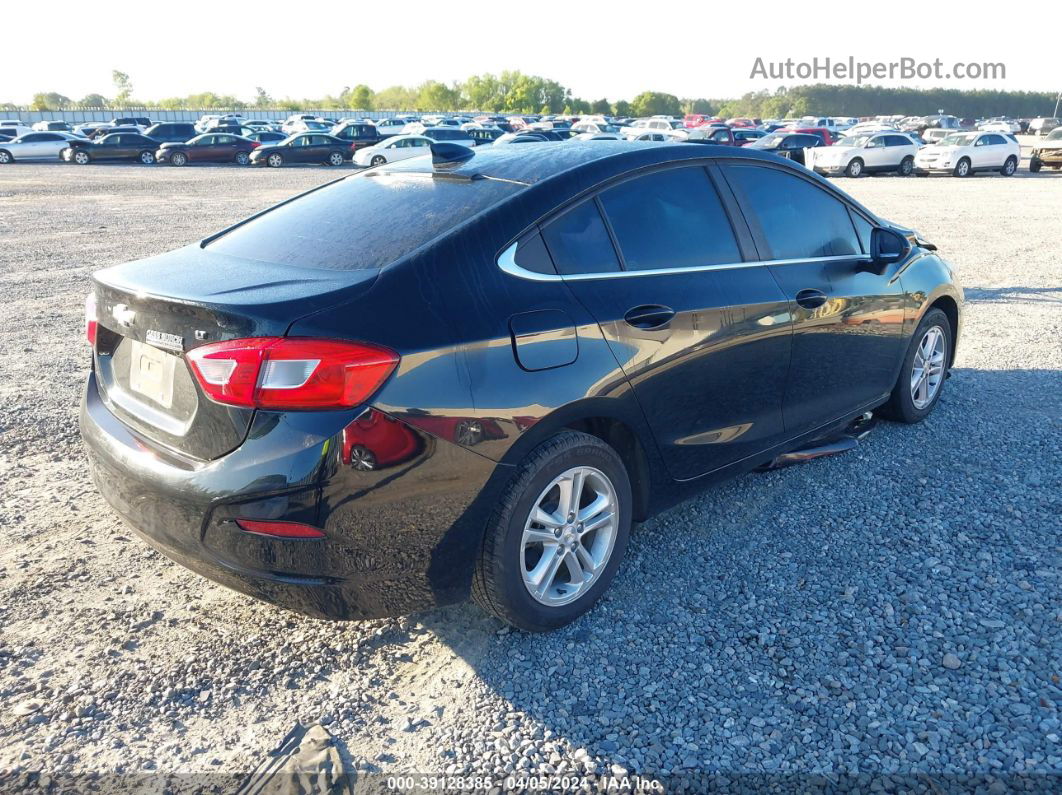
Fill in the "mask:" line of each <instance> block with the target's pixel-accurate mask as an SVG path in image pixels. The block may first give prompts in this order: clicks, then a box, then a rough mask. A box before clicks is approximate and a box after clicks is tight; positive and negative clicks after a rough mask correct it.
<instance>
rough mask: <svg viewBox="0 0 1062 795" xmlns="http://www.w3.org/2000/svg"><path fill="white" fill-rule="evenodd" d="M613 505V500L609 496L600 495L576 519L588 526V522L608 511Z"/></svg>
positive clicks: (582, 509) (581, 510) (580, 511)
mask: <svg viewBox="0 0 1062 795" xmlns="http://www.w3.org/2000/svg"><path fill="white" fill-rule="evenodd" d="M611 504H612V500H610V499H609V498H608V495H607V494H598V495H597V497H596V498H594V501H593V502H592V503H590V504H589V505H587V506H586V507H585V508H581V509H580V510H579V512H578V515H577V516H576V518H577V519H578V520H579V521H580V522H582V523H583V524H586V523H587V522H589V521H592V520H594V519H595V518H596V517H597V515H598V514H599V513H602V512H603V511H606V510H608V508H609V506H610V505H611Z"/></svg>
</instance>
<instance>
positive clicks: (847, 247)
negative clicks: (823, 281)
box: [723, 165, 860, 260]
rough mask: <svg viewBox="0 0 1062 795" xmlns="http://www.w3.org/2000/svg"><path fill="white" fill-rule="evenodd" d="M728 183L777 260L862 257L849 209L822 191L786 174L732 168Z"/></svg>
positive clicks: (728, 169)
mask: <svg viewBox="0 0 1062 795" xmlns="http://www.w3.org/2000/svg"><path fill="white" fill-rule="evenodd" d="M723 170H724V173H725V174H726V178H727V181H728V182H729V183H730V185H731V186H732V187H733V188H734V190H735V192H736V193H737V194H738V196H739V198H740V200H741V205H742V208H743V209H744V211H745V214H746V217H747V218H748V219H749V222H750V223H751V224H753V225H754V226H757V227H758V228H759V231H760V236H761V238H762V239H764V240H766V243H767V246H768V248H769V251H768V252H761V254H762V255H763V256H764V257H765V258H767V259H772V260H777V259H818V258H821V257H839V256H848V255H855V254H858V253H859V251H860V246H859V241H858V239H857V238H856V233H855V229H854V227H853V226H852V220H851V218H850V217H849V214H848V207H847V205H845V204H844V202H842V201H841V200H840V199H838V198H836V197H834V196H832V195H830V194H829V193H827V192H826V191H825V190H823V189H822V188H819V187H817V186H816V185H813V184H811V183H810V182H808V181H807V180H804V179H802V178H800V177H798V176H796V175H794V174H787V173H786V172H784V171H782V170H781V169H777V168H769V167H764V166H746V165H727V166H724V167H723Z"/></svg>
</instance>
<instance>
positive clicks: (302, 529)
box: [236, 519, 325, 538]
mask: <svg viewBox="0 0 1062 795" xmlns="http://www.w3.org/2000/svg"><path fill="white" fill-rule="evenodd" d="M236 526H237V527H239V528H240V529H241V530H243V531H244V532H247V533H254V534H255V535H258V536H272V537H273V538H324V537H325V534H324V533H323V532H321V531H320V530H318V529H317V528H316V527H314V526H313V525H309V524H302V522H278V521H262V520H260V519H237V520H236Z"/></svg>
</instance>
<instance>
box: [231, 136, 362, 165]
mask: <svg viewBox="0 0 1062 795" xmlns="http://www.w3.org/2000/svg"><path fill="white" fill-rule="evenodd" d="M353 153H354V149H353V144H351V143H349V142H348V141H343V140H341V139H339V138H335V137H333V136H331V135H324V134H322V133H296V134H295V135H292V136H290V137H288V138H285V139H284V140H283V141H281V142H280V143H276V144H271V145H268V146H260V147H258V148H257V149H255V150H254V151H253V152H252V153H251V164H252V165H256V166H262V165H266V166H271V167H272V168H280V167H281V166H282V165H284V164H285V163H324V164H326V165H330V166H341V165H343V161H344V160H350V158H351V155H353Z"/></svg>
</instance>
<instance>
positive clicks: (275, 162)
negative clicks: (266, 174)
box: [269, 155, 284, 168]
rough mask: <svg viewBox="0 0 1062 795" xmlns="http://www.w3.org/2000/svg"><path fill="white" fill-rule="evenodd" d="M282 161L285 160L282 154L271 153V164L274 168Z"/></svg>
mask: <svg viewBox="0 0 1062 795" xmlns="http://www.w3.org/2000/svg"><path fill="white" fill-rule="evenodd" d="M282 162H284V161H283V159H282V158H281V157H280V155H270V156H269V165H270V166H272V167H273V168H277V167H278V166H279V165H280V164H281V163H282Z"/></svg>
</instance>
